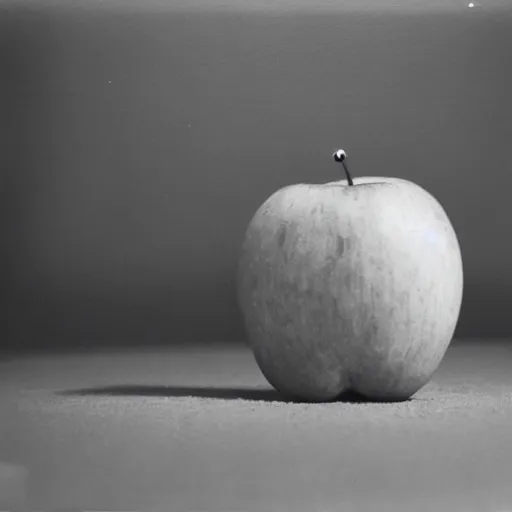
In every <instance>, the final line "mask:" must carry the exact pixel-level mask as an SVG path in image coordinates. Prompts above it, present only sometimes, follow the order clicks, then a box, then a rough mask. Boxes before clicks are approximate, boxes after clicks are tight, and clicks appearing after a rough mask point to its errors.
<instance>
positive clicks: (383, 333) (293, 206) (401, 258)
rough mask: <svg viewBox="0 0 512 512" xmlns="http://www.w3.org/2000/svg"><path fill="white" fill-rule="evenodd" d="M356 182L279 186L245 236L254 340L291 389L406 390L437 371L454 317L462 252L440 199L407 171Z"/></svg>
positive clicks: (241, 280)
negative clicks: (406, 177) (412, 179)
mask: <svg viewBox="0 0 512 512" xmlns="http://www.w3.org/2000/svg"><path fill="white" fill-rule="evenodd" d="M353 182H354V185H353V186H349V185H348V183H347V181H346V180H340V181H336V182H331V183H326V184H316V185H308V184H297V185H291V186H288V187H284V188H282V189H280V190H278V191H277V192H275V193H274V194H272V195H271V196H270V197H269V198H268V199H267V200H266V201H265V202H264V203H263V204H262V205H261V206H260V208H259V209H258V210H257V211H256V213H255V214H254V217H253V218H252V220H251V222H250V224H249V226H248V228H247V231H246V233H245V239H244V241H243V244H242V248H241V252H240V258H239V262H238V269H237V277H236V279H237V298H238V304H239V308H240V311H241V313H242V317H243V320H244V325H245V329H246V333H247V338H248V343H249V345H250V347H251V349H252V351H253V353H254V357H255V359H256V362H257V364H258V366H259V368H260V370H261V371H262V373H263V375H264V376H265V377H266V379H267V380H268V381H269V383H270V384H271V385H272V386H273V387H275V388H276V389H277V390H278V391H280V392H281V393H283V394H284V395H288V396H290V397H292V398H294V399H299V400H306V401H313V402H317V401H332V400H335V399H336V398H338V397H339V396H340V395H341V394H342V393H344V392H347V391H351V392H355V393H357V394H359V395H362V396H363V397H365V398H366V399H369V400H375V401H399V400H406V399H408V398H410V397H411V396H412V395H414V394H415V393H416V392H417V391H418V390H419V389H421V388H422V387H423V386H424V385H425V384H427V383H428V382H429V380H430V379H431V377H432V374H433V373H434V371H435V370H436V368H437V367H438V366H439V363H440V362H441V360H442V358H443V356H444V354H445V352H446V350H447V348H448V346H449V344H450V342H451V340H452V337H453V334H454V332H455V327H456V324H457V321H458V317H459V313H460V308H461V303H462V292H463V269H462V257H461V251H460V247H459V243H458V240H457V236H456V233H455V231H454V229H453V227H452V224H451V222H450V220H449V219H448V216H447V214H446V212H445V211H444V209H443V208H442V206H441V205H440V204H439V202H438V201H437V200H436V199H435V198H434V197H433V196H432V195H430V194H429V193H428V192H427V191H425V190H424V189H423V188H421V187H420V186H418V185H416V184H414V183H412V182H410V181H407V180H404V179H400V178H386V177H360V178H355V179H354V180H353Z"/></svg>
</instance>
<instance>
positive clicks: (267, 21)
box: [0, 0, 512, 348]
mask: <svg viewBox="0 0 512 512" xmlns="http://www.w3.org/2000/svg"><path fill="white" fill-rule="evenodd" d="M473 5H474V7H473V8H469V7H468V3H467V2H465V1H462V2H458V1H457V0H449V1H448V0H447V1H444V2H441V1H434V2H418V1H416V0H414V1H412V0H411V1H406V0H393V1H391V0H381V1H379V2H377V0H364V1H363V0H361V1H360V2H355V1H353V0H350V1H346V2H343V1H340V2H330V1H328V0H321V1H320V2H315V5H314V6H313V5H311V6H308V3H307V2H306V1H305V0H277V1H276V2H267V1H266V0H254V2H245V3H241V2H239V1H237V0H211V1H210V2H206V1H205V0H194V1H190V2H184V1H181V0H180V1H164V0H148V1H142V0H141V1H139V2H138V1H136V0H129V1H126V2H121V1H118V0H103V1H99V0H98V1H94V0H93V1H87V2H86V1H85V0H77V1H75V2H67V1H65V0H60V1H59V0H52V1H44V0H38V1H37V2H36V1H34V0H33V1H30V0H26V1H21V0H20V1H6V2H4V3H3V4H2V6H1V7H0V14H1V16H0V24H1V27H0V28H1V36H0V37H1V38H2V48H1V50H0V58H1V59H2V70H3V75H4V76H3V78H2V81H1V82H2V84H1V87H2V99H3V101H4V109H3V111H4V112H5V115H3V116H2V117H3V122H4V123H6V124H5V126H4V128H5V132H4V133H5V134H6V136H5V137H4V142H6V144H4V146H3V147H2V149H1V153H2V155H1V158H2V169H3V172H2V182H1V194H2V200H1V204H2V217H1V218H2V221H1V227H2V234H3V243H2V245H3V247H2V258H3V259H4V264H3V265H2V272H3V279H2V282H3V284H2V297H3V302H4V308H3V312H4V315H5V316H4V318H5V322H6V326H7V336H6V340H5V343H4V346H8V347H16V346H19V347H22V346H24V347H25V346H26V347H28V346H31V347H38V348H45V347H51V346H61V347H73V346H77V345H81V344H90V343H97V344H102V343H127V344H144V343H171V342H173V341H183V340H187V341H190V340H198V341H206V340H210V341H212V342H214V341H220V340H224V341H226V340H240V339H242V338H243V337H244V334H243V328H242V322H241V318H240V314H239V312H238V309H237V305H236V300H235V289H234V270H235V265H236V258H237V252H238V250H239V247H240V244H241V241H242V237H243V234H244V231H245V228H246V226H247V224H248V222H249V220H250V218H251V216H252V215H253V213H254V212H255V210H256V209H257V207H258V206H259V205H260V204H261V203H262V202H263V201H264V200H265V199H266V198H267V197H268V196H269V195H270V194H271V193H272V192H274V191H275V190H277V189H278V188H280V187H282V186H284V185H288V184H292V183H299V182H310V183H321V182H328V181H332V180H335V179H338V178H339V177H340V172H341V170H340V169H339V167H338V166H337V165H336V164H335V163H334V162H333V161H332V159H331V154H332V152H333V150H334V149H337V148H338V147H343V148H344V149H346V150H347V153H348V154H349V157H350V161H351V170H352V172H353V173H354V174H355V175H377V176H398V177H402V178H405V179H409V180H412V181H414V182H416V183H418V184H420V185H421V186H423V187H425V188H426V189H427V190H428V191H430V192H431V193H432V194H433V195H434V196H436V197H437V198H438V199H439V201H440V202H441V203H442V204H443V206H444V208H445V209H446V211H447V213H448V215H449V217H450V219H451V220H452V223H453V225H454V227H455V229H456V231H457V234H458V237H459V241H460V244H461V248H462V252H463V259H464V272H465V288H464V302H463V306H462V311H461V317H460V321H459V325H458V328H457V332H456V336H458V337H479V336H487V337H493V336H497V337H506V336H509V335H511V334H512V324H511V321H510V313H509V310H510V308H509V305H510V295H511V293H510V292H511V290H512V266H511V264H510V262H511V261H512V240H511V237H510V236H509V232H510V219H511V218H512V202H511V201H510V197H509V196H510V193H509V187H510V186H511V185H512V172H511V170H512V169H511V164H510V156H509V148H508V144H509V142H510V140H509V136H510V128H511V126H512V123H511V121H512V100H511V97H510V91H512V64H511V63H512V4H510V3H507V2H504V1H501V0H488V1H486V2H483V0H482V2H480V3H479V2H475V3H474V4H473ZM377 6H378V8H377Z"/></svg>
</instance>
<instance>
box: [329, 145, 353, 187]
mask: <svg viewBox="0 0 512 512" xmlns="http://www.w3.org/2000/svg"><path fill="white" fill-rule="evenodd" d="M333 157H334V161H335V162H341V165H343V169H344V170H345V174H346V175H347V181H348V185H349V187H353V186H354V182H353V181H352V176H350V172H348V168H347V164H346V163H345V159H346V158H347V154H346V153H345V151H343V149H338V151H336V152H335V153H334V155H333Z"/></svg>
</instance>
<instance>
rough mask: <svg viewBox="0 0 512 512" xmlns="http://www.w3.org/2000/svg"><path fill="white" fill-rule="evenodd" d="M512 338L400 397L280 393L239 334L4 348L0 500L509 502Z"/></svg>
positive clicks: (450, 363)
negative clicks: (218, 339) (26, 352)
mask: <svg viewBox="0 0 512 512" xmlns="http://www.w3.org/2000/svg"><path fill="white" fill-rule="evenodd" d="M511 369H512V342H511V341H508V340H468V341H464V342H462V341H454V342H453V343H452V345H451V347H450V349H449V351H448V353H447V355H446V357H445V359H444V361H443V363H442V365H441V367H440V368H439V370H438V371H437V372H436V374H435V375H434V378H433V380H432V382H431V383H430V384H428V385H427V386H426V387H425V388H424V389H422V390H421V391H420V392H418V393H417V394H416V395H415V396H414V398H413V399H412V400H410V401H408V402H403V403H393V404H383V403H381V404H375V403H350V402H348V403H346V402H337V403H327V404H307V403H287V402H285V401H283V400H282V399H281V398H280V396H279V395H278V394H277V393H276V392H275V391H273V390H272V389H271V388H270V387H269V385H268V384H267V383H266V381H265V380H264V378H263V377H262V375H261V374H260V372H259V370H258V368H257V366H256V364H255V362H254V360H253V358H252V354H251V353H250V352H249V350H248V349H247V348H246V347H245V345H244V344H239V345H233V344H232V345H227V344H226V345H215V346H211V347H208V346H206V345H190V346H188V347H187V346H181V347H174V348H173V347H170V348H167V349H162V348H148V349H147V350H145V351H143V350H139V351H133V350H132V351H122V350H118V351H117V352H114V351H101V352H98V351H97V352H89V353H82V354H76V353H75V354H57V353H55V354H46V355H35V354H34V355H31V356H24V357H6V356H4V357H3V358H2V359H1V361H0V410H1V420H0V506H1V507H2V508H4V509H5V508H7V507H14V506H18V507H29V508H30V507H31V508H35V507H39V508H47V509H48V508H54V509H55V508H63V507H69V508H74V509H96V510H176V511H209V512H221V511H222V512H224V511H233V512H234V511H240V512H243V511H247V512H253V511H254V512H256V511H269V512H272V511H288V510H289V511H292V510H294V511H308V512H309V511H312V510H314V511H318V512H323V511H334V510H344V511H345V510H347V511H351V510H357V511H359V510H361V511H372V510H379V511H380V512H382V511H388V510H389V511H393V512H396V511H402V510H403V511H411V510H414V511H439V512H442V511H450V512H453V511H461V512H463V511H464V512H467V511H475V512H477V511H478V512H487V511H488V512H502V511H505V510H512V486H511V485H510V484H511V483H512V376H511V375H512V372H511Z"/></svg>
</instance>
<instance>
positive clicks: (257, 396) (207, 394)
mask: <svg viewBox="0 0 512 512" xmlns="http://www.w3.org/2000/svg"><path fill="white" fill-rule="evenodd" d="M58 394H59V395H61V396H125V397H126V396H132V397H162V398H179V397H196V398H211V399H217V400H250V401H262V402H281V403H332V402H340V403H354V404H355V403H396V402H409V401H416V400H419V399H418V398H414V397H411V398H408V399H405V400H403V399H401V400H371V399H368V398H366V397H364V396H362V395H360V394H358V393H356V392H354V391H345V392H343V393H341V394H340V395H339V396H338V397H337V398H335V399H334V400H328V401H324V402H312V401H307V400H301V399H297V398H295V397H293V396H289V395H285V394H282V393H280V392H279V391H277V390H275V389H272V388H268V389H267V388H263V389H262V388H242V387H213V386H163V385H161V386H158V385H141V384H132V385H115V386H104V387H91V388H83V389H71V390H65V391H60V392H58Z"/></svg>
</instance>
